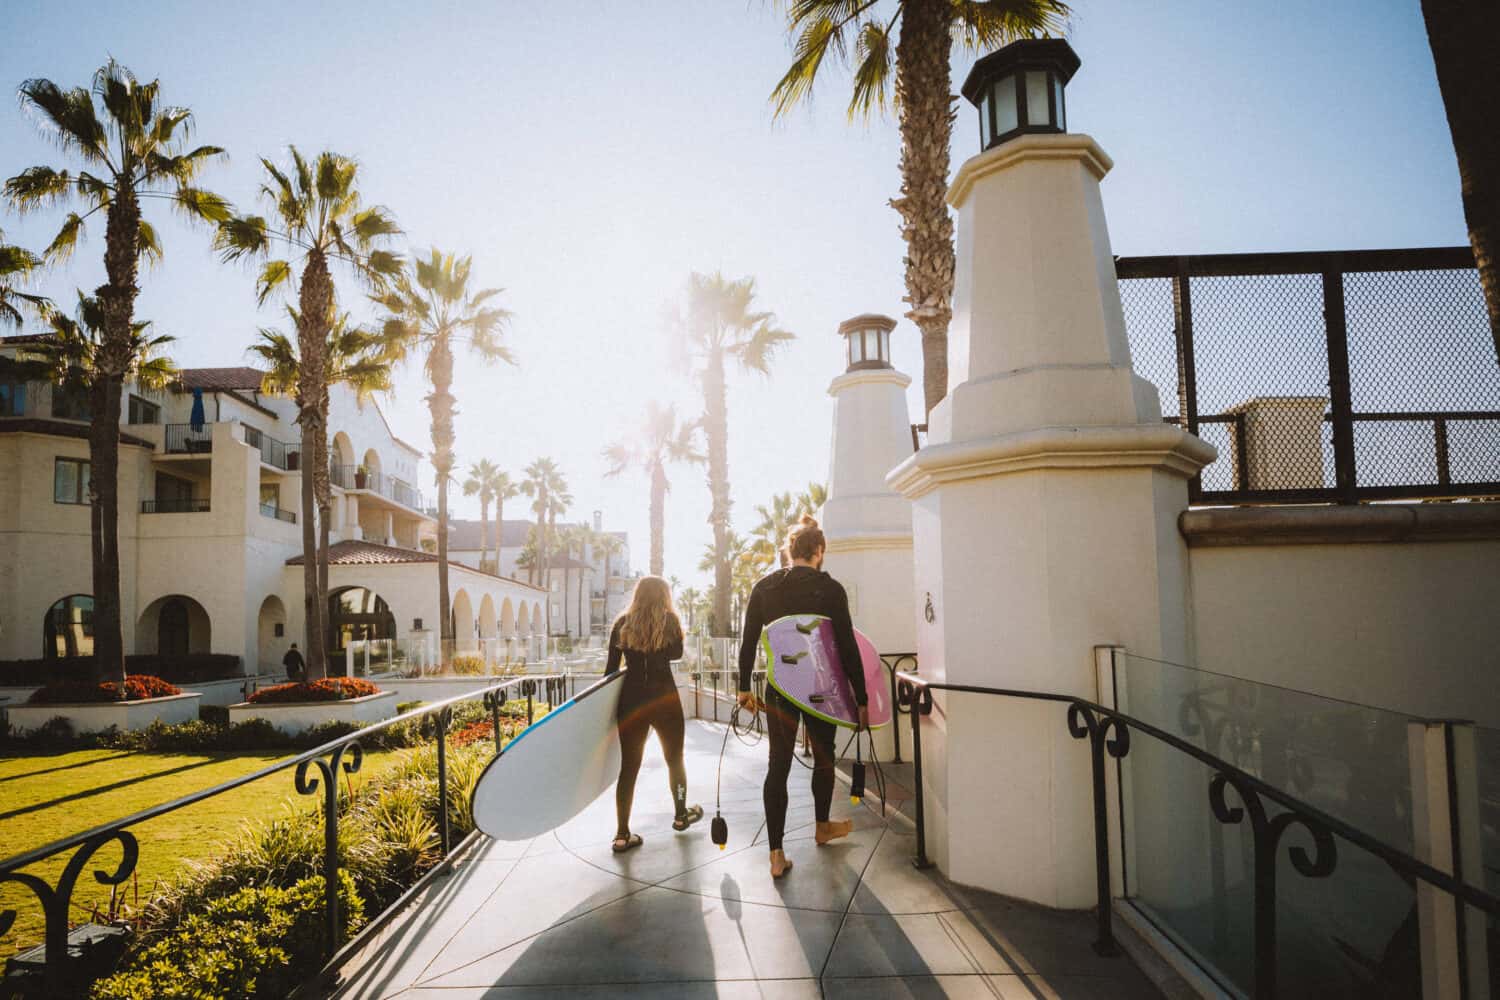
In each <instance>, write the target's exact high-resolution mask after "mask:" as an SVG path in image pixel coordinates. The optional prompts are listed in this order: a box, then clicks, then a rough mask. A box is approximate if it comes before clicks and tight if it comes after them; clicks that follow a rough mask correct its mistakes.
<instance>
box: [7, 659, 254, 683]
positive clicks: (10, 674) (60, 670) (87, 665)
mask: <svg viewBox="0 0 1500 1000" xmlns="http://www.w3.org/2000/svg"><path fill="white" fill-rule="evenodd" d="M125 673H127V674H148V675H150V676H153V677H160V678H161V679H162V680H165V681H170V682H171V683H173V684H202V683H203V682H205V681H218V680H225V679H227V678H230V677H240V676H242V675H243V671H242V670H241V669H240V658H239V657H238V656H231V655H229V654H227V653H189V654H187V655H186V656H158V655H157V654H155V653H149V654H140V655H135V656H127V657H125ZM93 676H94V660H93V658H92V657H87V656H74V657H64V658H62V659H44V660H0V687H35V686H37V685H41V684H51V683H53V682H55V681H87V680H92V679H93Z"/></svg>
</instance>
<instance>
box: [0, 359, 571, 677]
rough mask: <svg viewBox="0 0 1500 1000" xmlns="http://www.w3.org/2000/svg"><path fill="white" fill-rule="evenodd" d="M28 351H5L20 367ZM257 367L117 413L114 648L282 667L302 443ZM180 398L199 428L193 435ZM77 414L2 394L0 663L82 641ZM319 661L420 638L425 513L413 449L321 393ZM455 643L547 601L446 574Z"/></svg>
mask: <svg viewBox="0 0 1500 1000" xmlns="http://www.w3.org/2000/svg"><path fill="white" fill-rule="evenodd" d="M29 339H30V338H25V337H19V338H9V339H6V340H0V351H4V352H6V353H8V354H15V353H16V352H18V351H21V350H24V348H25V345H26V343H27V341H28V340H29ZM260 381H261V373H260V372H259V371H257V370H255V369H253V368H244V367H233V368H199V369H188V370H185V371H184V372H182V375H181V379H180V384H179V385H178V386H177V387H175V388H173V389H172V390H169V391H167V392H164V393H159V394H153V393H147V392H143V391H140V390H139V388H138V387H136V386H133V385H128V386H127V387H126V388H127V391H126V396H125V405H124V406H123V407H122V414H121V423H122V426H121V434H120V440H121V449H120V481H119V491H120V567H121V574H120V575H121V579H120V590H121V601H122V619H123V631H124V640H125V650H126V652H127V654H132V653H157V652H162V653H219V654H228V655H233V656H236V657H239V658H240V662H241V666H242V669H243V670H244V672H246V673H256V672H257V671H265V672H279V671H280V669H281V666H280V664H281V657H282V655H283V653H284V652H285V651H286V649H287V647H288V645H289V644H290V643H292V642H294V641H296V642H298V643H299V645H300V643H301V638H302V635H303V617H304V615H303V593H302V567H301V565H300V563H301V553H302V539H301V529H300V525H299V523H298V519H299V518H300V517H301V516H302V512H301V510H300V499H299V498H300V490H301V483H300V478H301V474H302V472H301V469H302V466H303V464H304V463H303V462H302V461H301V457H302V456H301V454H300V451H301V448H300V444H299V440H300V435H299V431H298V428H297V426H296V424H295V423H294V420H295V416H296V413H295V407H294V405H293V403H292V401H291V400H290V399H288V398H285V397H280V396H274V395H268V394H265V393H262V392H261V391H260ZM195 397H199V398H201V399H202V404H203V413H202V422H201V423H200V424H197V425H196V426H195V425H194V423H193V421H192V413H193V408H194V402H195ZM87 428H88V425H87V406H86V402H85V401H82V400H79V399H76V398H73V397H72V396H71V395H70V394H68V393H66V392H63V391H61V390H56V389H54V388H53V387H52V386H49V385H46V384H42V383H36V382H32V383H22V382H17V381H9V382H0V468H4V469H5V470H6V474H5V475H3V476H0V567H4V572H0V660H28V659H36V658H52V657H58V656H67V655H75V654H76V655H87V654H88V653H89V652H90V650H91V648H92V624H91V616H92V596H91V591H92V586H91V582H90V573H91V570H90V565H91V563H90V532H89V510H88V475H89V463H88V442H87ZM329 430H330V441H329V456H330V465H331V473H332V480H333V484H334V486H333V493H334V507H333V520H332V526H331V566H330V570H329V583H330V606H331V607H330V612H331V619H330V625H331V630H330V631H331V635H330V639H329V644H330V648H331V649H334V650H341V649H343V648H344V647H345V646H346V645H347V644H348V642H349V641H350V640H351V639H359V638H389V639H393V640H396V641H397V642H398V643H403V644H410V643H416V644H422V643H428V642H435V639H436V636H437V633H438V617H439V614H438V584H437V557H436V555H434V554H433V550H434V549H435V544H434V543H435V541H436V530H437V523H436V519H435V518H434V517H433V516H432V515H431V514H429V513H428V512H427V506H426V502H425V500H424V498H423V495H422V491H421V490H420V489H419V488H418V486H417V484H418V483H420V482H424V481H430V479H431V473H430V471H423V470H424V463H423V461H422V453H421V451H419V450H418V449H417V448H416V447H414V446H412V445H410V444H407V443H406V442H403V441H401V440H400V439H399V438H397V437H396V436H395V435H394V434H393V433H392V432H391V429H390V427H389V425H388V424H387V423H386V421H385V418H384V416H383V415H382V414H381V411H380V408H379V406H378V405H376V404H375V403H374V402H366V403H364V404H361V403H360V402H359V401H358V400H357V399H356V397H355V395H354V394H353V393H352V392H350V391H349V390H348V389H346V388H344V387H335V388H334V389H333V391H332V399H331V404H330V411H329ZM449 586H450V591H451V594H452V608H453V619H454V634H455V638H456V641H457V645H458V647H459V649H460V650H464V649H468V648H477V646H478V644H479V640H480V639H481V638H488V637H497V636H506V635H527V634H530V633H531V632H532V631H533V629H535V630H538V631H539V630H540V625H539V624H538V622H539V620H540V619H541V618H542V602H543V592H542V591H541V590H540V589H539V588H536V587H532V586H529V585H527V584H526V583H524V582H520V581H517V580H512V579H505V578H502V577H499V576H496V575H494V574H489V573H482V572H480V571H479V570H478V569H477V568H471V567H469V566H465V565H462V564H459V563H455V564H454V565H453V566H452V568H451V570H450V583H449Z"/></svg>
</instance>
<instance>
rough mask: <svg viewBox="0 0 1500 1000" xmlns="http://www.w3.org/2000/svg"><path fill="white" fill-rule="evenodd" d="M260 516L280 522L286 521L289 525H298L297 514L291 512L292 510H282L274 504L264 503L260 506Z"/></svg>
mask: <svg viewBox="0 0 1500 1000" xmlns="http://www.w3.org/2000/svg"><path fill="white" fill-rule="evenodd" d="M260 516H261V517H274V518H275V519H276V520H278V521H285V522H286V523H287V524H296V523H297V514H296V512H294V511H290V510H282V509H281V508H280V507H278V506H276V505H275V504H274V503H263V504H261V505H260Z"/></svg>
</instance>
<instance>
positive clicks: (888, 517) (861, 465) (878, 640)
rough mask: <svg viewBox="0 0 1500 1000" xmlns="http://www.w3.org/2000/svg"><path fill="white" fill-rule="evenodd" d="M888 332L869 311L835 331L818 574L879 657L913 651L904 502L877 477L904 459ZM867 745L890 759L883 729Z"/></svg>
mask: <svg viewBox="0 0 1500 1000" xmlns="http://www.w3.org/2000/svg"><path fill="white" fill-rule="evenodd" d="M895 326H896V321H895V320H893V319H891V318H890V317H889V316H881V315H877V314H873V313H866V314H863V315H860V316H855V317H853V318H852V319H849V320H846V321H844V322H843V323H841V324H840V325H839V335H840V336H841V337H843V338H844V341H845V354H844V356H845V360H846V361H847V364H848V367H847V369H846V370H845V371H844V373H843V374H842V375H839V376H838V377H837V378H835V379H834V380H833V382H832V383H831V384H830V385H829V386H828V394H829V395H830V396H832V397H833V399H834V411H833V444H832V447H831V449H830V455H829V471H828V498H827V500H826V501H825V502H824V504H823V513H822V522H823V524H822V526H823V531H824V534H825V536H826V537H827V539H828V553H827V563H826V566H825V568H826V569H827V570H828V572H829V573H831V574H833V576H834V577H835V578H837V579H838V581H839V582H840V583H842V584H843V585H844V588H845V589H846V590H847V591H848V592H849V606H850V611H851V613H852V616H853V618H854V624H855V626H856V627H858V628H859V630H860V631H861V632H863V633H864V634H865V635H867V636H868V637H869V638H870V641H871V642H873V643H874V644H875V648H876V649H878V650H880V651H881V652H882V653H910V652H915V650H916V617H915V613H914V606H913V604H912V548H911V501H910V500H907V499H906V498H905V497H903V496H902V495H901V494H899V493H897V492H896V491H895V490H894V489H892V488H891V487H890V485H889V484H887V483H886V481H885V477H886V475H887V474H888V473H889V472H890V471H891V470H892V469H894V468H895V467H896V466H897V465H899V464H900V463H901V462H903V461H905V460H906V459H907V458H909V457H910V456H911V453H912V438H911V418H910V416H909V415H908V413H907V408H906V388H907V386H909V385H910V384H911V378H910V376H907V375H905V374H903V373H901V372H899V371H897V370H896V369H895V368H893V367H892V366H891V363H890V335H891V331H892V330H893V329H895ZM907 667H908V668H909V667H910V664H908V665H907ZM875 748H876V753H877V754H879V756H880V758H881V759H883V760H889V759H891V757H892V753H893V747H892V737H891V730H890V728H889V727H886V728H885V729H881V730H877V731H876V733H875Z"/></svg>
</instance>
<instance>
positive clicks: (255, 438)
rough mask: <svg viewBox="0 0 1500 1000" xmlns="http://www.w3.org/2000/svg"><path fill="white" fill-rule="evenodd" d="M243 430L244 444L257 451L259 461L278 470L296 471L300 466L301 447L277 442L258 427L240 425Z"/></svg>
mask: <svg viewBox="0 0 1500 1000" xmlns="http://www.w3.org/2000/svg"><path fill="white" fill-rule="evenodd" d="M240 426H242V427H243V428H244V429H245V443H246V444H248V445H249V446H250V447H252V448H256V449H259V451H260V460H261V461H262V462H264V463H265V464H267V465H270V466H273V467H275V468H278V469H296V468H298V467H299V466H300V465H301V462H300V461H299V460H300V459H301V457H302V446H301V445H299V444H288V443H286V442H285V441H278V440H276V439H275V438H273V437H271V436H270V435H269V434H267V433H265V432H264V431H262V430H261V429H260V428H258V427H251V426H250V425H249V424H241V425H240Z"/></svg>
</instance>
